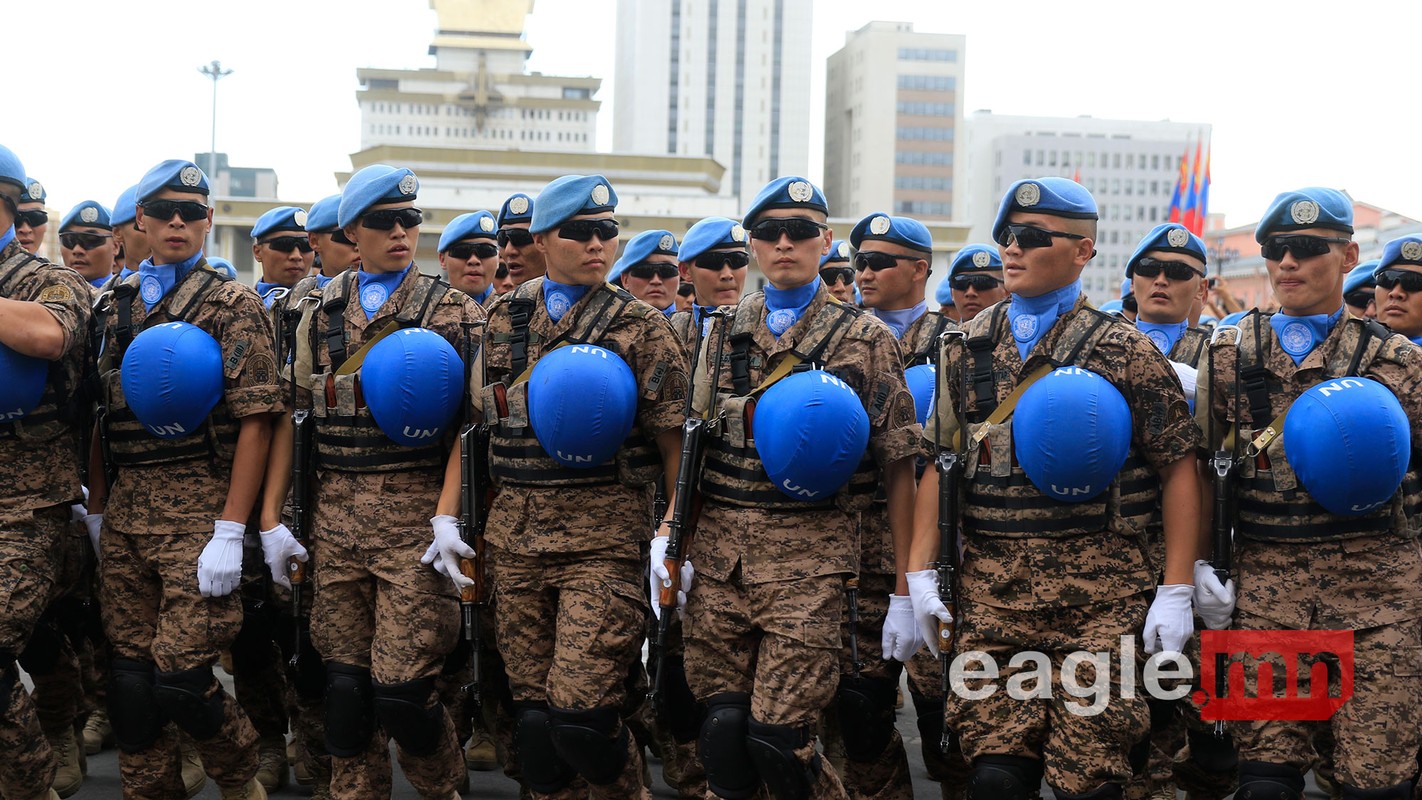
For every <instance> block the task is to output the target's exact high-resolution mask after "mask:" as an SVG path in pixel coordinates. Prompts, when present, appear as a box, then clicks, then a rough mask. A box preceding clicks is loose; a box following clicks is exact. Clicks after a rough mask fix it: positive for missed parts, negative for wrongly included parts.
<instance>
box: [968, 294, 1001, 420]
mask: <svg viewBox="0 0 1422 800" xmlns="http://www.w3.org/2000/svg"><path fill="white" fill-rule="evenodd" d="M1006 318H1007V304H1006V303H998V304H997V305H996V306H995V307H994V308H993V312H992V318H991V321H990V324H989V325H988V330H987V333H986V334H983V335H980V336H969V337H968V338H967V340H966V341H964V343H963V346H964V347H966V348H967V349H968V361H969V367H968V375H967V384H968V391H969V392H971V393H972V395H973V409H974V411H973V417H975V418H976V419H974V420H973V421H975V422H979V421H981V420H982V418H983V417H984V416H985V415H987V414H989V413H990V412H991V409H992V408H993V407H994V406H996V405H997V386H996V383H995V380H994V378H993V367H992V351H993V348H994V347H996V346H997V336H998V332H999V331H1000V330H1002V321H1003V320H1004V319H1006Z"/></svg>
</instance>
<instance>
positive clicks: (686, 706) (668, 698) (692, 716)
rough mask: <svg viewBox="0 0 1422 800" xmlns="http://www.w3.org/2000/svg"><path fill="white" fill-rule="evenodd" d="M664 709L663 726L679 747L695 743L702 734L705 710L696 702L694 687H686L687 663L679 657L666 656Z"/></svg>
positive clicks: (663, 667)
mask: <svg viewBox="0 0 1422 800" xmlns="http://www.w3.org/2000/svg"><path fill="white" fill-rule="evenodd" d="M662 669H663V670H665V672H664V673H663V675H662V707H661V708H660V709H657V710H658V711H659V712H660V713H661V717H662V721H663V724H665V725H666V726H667V729H668V730H669V731H671V735H672V738H673V739H675V740H676V741H677V743H678V744H686V743H688V742H694V741H696V737H697V736H698V735H700V733H701V724H702V722H703V721H704V720H705V719H706V707H705V706H704V705H702V704H701V703H699V702H697V701H696V695H694V694H692V693H691V687H690V686H688V685H687V683H686V661H685V660H683V659H682V658H681V657H680V656H675V657H673V656H667V657H666V658H664V659H663V660H662Z"/></svg>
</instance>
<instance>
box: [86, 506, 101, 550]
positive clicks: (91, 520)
mask: <svg viewBox="0 0 1422 800" xmlns="http://www.w3.org/2000/svg"><path fill="white" fill-rule="evenodd" d="M103 527H104V515H103V514H85V515H84V529H85V530H87V531H88V532H89V544H91V545H93V546H94V558H95V559H98V558H100V555H99V531H100V530H102V529H103Z"/></svg>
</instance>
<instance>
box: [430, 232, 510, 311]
mask: <svg viewBox="0 0 1422 800" xmlns="http://www.w3.org/2000/svg"><path fill="white" fill-rule="evenodd" d="M476 242H477V243H479V244H488V245H493V242H492V240H489V239H464V240H462V241H458V242H455V243H454V244H452V245H450V246H449V248H448V249H447V250H445V251H444V252H443V253H440V254H439V265H440V266H441V267H443V268H444V271H445V272H447V273H449V285H450V286H453V287H454V288H456V289H458V290H459V291H461V292H464V293H465V294H467V295H469V296H471V297H475V296H478V295H479V294H481V293H483V291H484V290H485V289H486V288H488V286H489V280H490V277H491V276H492V275H493V274H494V271H495V270H497V269H498V268H499V256H498V253H497V252H495V253H494V255H491V256H489V257H488V258H480V257H479V256H478V255H477V254H475V253H470V254H469V256H468V257H467V258H459V256H460V255H462V254H463V253H464V251H465V249H466V247H465V246H468V245H472V244H474V243H476ZM461 245H464V246H461Z"/></svg>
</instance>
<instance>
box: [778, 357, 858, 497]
mask: <svg viewBox="0 0 1422 800" xmlns="http://www.w3.org/2000/svg"><path fill="white" fill-rule="evenodd" d="M868 446H869V415H868V413H866V412H865V411H864V404H863V403H861V402H860V401H859V395H858V394H856V393H855V391H854V390H853V389H851V388H850V387H849V385H848V384H846V383H845V382H844V381H841V380H840V379H839V378H836V377H835V376H833V375H831V374H829V373H828V372H825V371H823V370H817V369H815V370H807V371H805V372H800V373H796V374H793V375H790V376H789V377H786V378H783V379H781V380H780V381H777V382H776V383H775V384H774V385H772V386H771V387H770V388H769V389H766V390H765V394H764V395H762V396H761V398H760V401H759V402H757V403H756V406H755V449H756V452H757V453H758V454H759V455H760V460H761V463H762V464H764V465H765V472H766V474H767V475H769V476H770V480H771V482H772V483H774V484H775V488H777V489H779V490H780V491H781V492H782V493H783V494H785V496H787V497H789V498H791V499H792V500H804V501H810V502H813V501H817V500H825V499H827V498H829V497H830V496H832V495H833V494H834V493H835V492H837V491H839V489H840V487H842V486H844V484H845V483H846V482H848V481H849V477H850V476H851V475H853V474H854V469H855V467H857V466H859V462H860V460H861V459H863V457H864V449H865V448H866V447H868Z"/></svg>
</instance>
